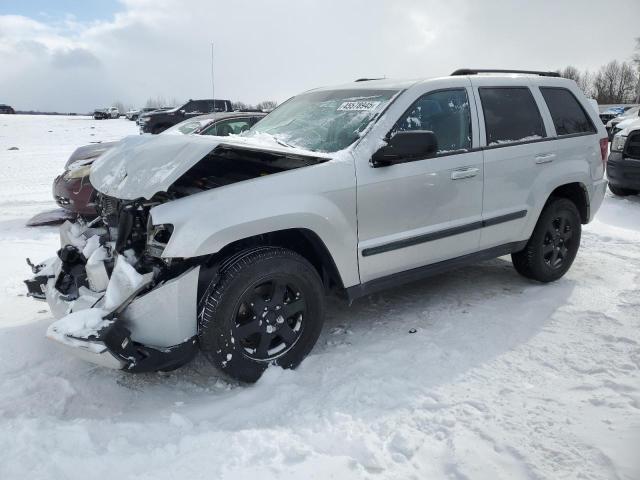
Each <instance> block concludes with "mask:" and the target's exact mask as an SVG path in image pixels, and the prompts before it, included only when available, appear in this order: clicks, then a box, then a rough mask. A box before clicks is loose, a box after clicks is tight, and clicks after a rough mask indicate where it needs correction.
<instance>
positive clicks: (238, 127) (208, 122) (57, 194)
mask: <svg viewBox="0 0 640 480" xmlns="http://www.w3.org/2000/svg"><path fill="white" fill-rule="evenodd" d="M265 115H266V113H262V112H246V113H244V112H228V113H216V114H208V115H201V116H199V117H194V118H192V119H190V120H185V121H184V122H181V123H179V124H177V125H174V126H173V127H171V128H169V129H168V130H165V131H164V132H163V133H162V134H163V135H189V134H193V135H217V136H220V137H225V136H227V135H231V134H240V133H242V132H244V131H247V130H249V128H251V127H252V126H253V125H254V124H255V123H256V122H257V121H258V120H260V119H261V118H262V117H264V116H265ZM117 143H118V142H104V143H96V144H91V145H85V146H83V147H79V148H77V149H76V150H75V151H74V152H73V153H72V154H71V156H70V157H69V160H67V163H66V164H65V167H64V172H63V173H62V174H61V175H58V176H57V177H56V178H55V180H54V181H53V198H54V199H55V201H56V203H57V204H58V206H60V207H62V208H64V209H65V210H69V211H71V212H74V213H77V214H80V215H82V216H85V217H95V216H96V214H97V213H96V207H95V193H96V192H95V190H94V188H93V186H92V185H91V182H90V181H89V172H90V171H91V164H92V163H93V161H94V160H95V159H96V158H98V157H99V156H100V155H102V154H103V153H104V152H106V151H107V150H109V149H111V148H113V147H114V146H115V145H117Z"/></svg>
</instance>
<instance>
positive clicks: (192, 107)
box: [182, 101, 199, 113]
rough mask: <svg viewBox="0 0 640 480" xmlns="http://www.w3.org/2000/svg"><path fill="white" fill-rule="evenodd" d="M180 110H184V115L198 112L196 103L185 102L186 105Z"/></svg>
mask: <svg viewBox="0 0 640 480" xmlns="http://www.w3.org/2000/svg"><path fill="white" fill-rule="evenodd" d="M182 110H184V111H185V112H186V113H196V112H198V111H199V110H198V102H194V101H191V102H187V104H186V105H185V106H184V107H182Z"/></svg>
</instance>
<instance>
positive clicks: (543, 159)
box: [535, 153, 556, 165]
mask: <svg viewBox="0 0 640 480" xmlns="http://www.w3.org/2000/svg"><path fill="white" fill-rule="evenodd" d="M554 158H556V154H555V153H541V154H539V155H536V157H535V159H536V163H537V164H538V165H540V164H542V163H551V162H553V159H554Z"/></svg>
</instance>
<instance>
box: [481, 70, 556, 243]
mask: <svg viewBox="0 0 640 480" xmlns="http://www.w3.org/2000/svg"><path fill="white" fill-rule="evenodd" d="M471 81H472V84H473V87H474V88H473V90H474V94H475V95H476V100H477V103H478V106H479V109H478V113H479V115H478V117H479V122H480V144H481V146H482V148H483V152H484V192H483V196H482V204H483V207H482V222H483V228H482V233H481V236H480V248H481V249H487V248H492V247H496V246H499V245H505V244H508V243H512V242H518V241H521V240H524V239H525V238H526V237H527V236H528V233H527V228H526V227H527V224H528V220H529V218H530V215H532V214H535V213H536V212H535V211H536V203H535V200H536V198H535V197H536V196H535V194H534V186H535V185H536V184H537V178H538V177H539V176H540V175H543V174H544V165H545V164H547V163H549V162H551V161H553V159H554V158H555V156H556V152H555V150H554V147H555V146H554V142H548V141H546V140H547V139H548V133H547V132H548V125H547V124H546V121H545V120H544V119H543V115H542V114H541V112H540V108H539V106H538V102H537V101H536V100H537V99H536V96H538V97H539V96H540V92H538V91H537V90H536V91H534V90H532V88H530V87H531V86H530V84H529V81H528V79H527V78H526V77H522V83H519V84H516V83H514V82H513V79H511V78H509V79H500V78H494V77H490V76H487V77H480V76H479V77H475V78H473V79H472V80H471Z"/></svg>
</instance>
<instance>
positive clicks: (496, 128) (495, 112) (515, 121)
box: [478, 87, 546, 146]
mask: <svg viewBox="0 0 640 480" xmlns="http://www.w3.org/2000/svg"><path fill="white" fill-rule="evenodd" d="M478 92H479V93H480V101H481V103H482V111H483V114H484V124H485V130H486V135H487V145H488V146H497V145H501V144H508V143H518V142H529V141H534V140H539V139H541V138H544V137H545V136H546V133H545V130H544V123H543V122H542V117H541V116H540V111H539V110H538V105H537V104H536V101H535V99H534V98H533V95H532V94H531V90H529V88H527V87H480V88H479V89H478Z"/></svg>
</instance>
